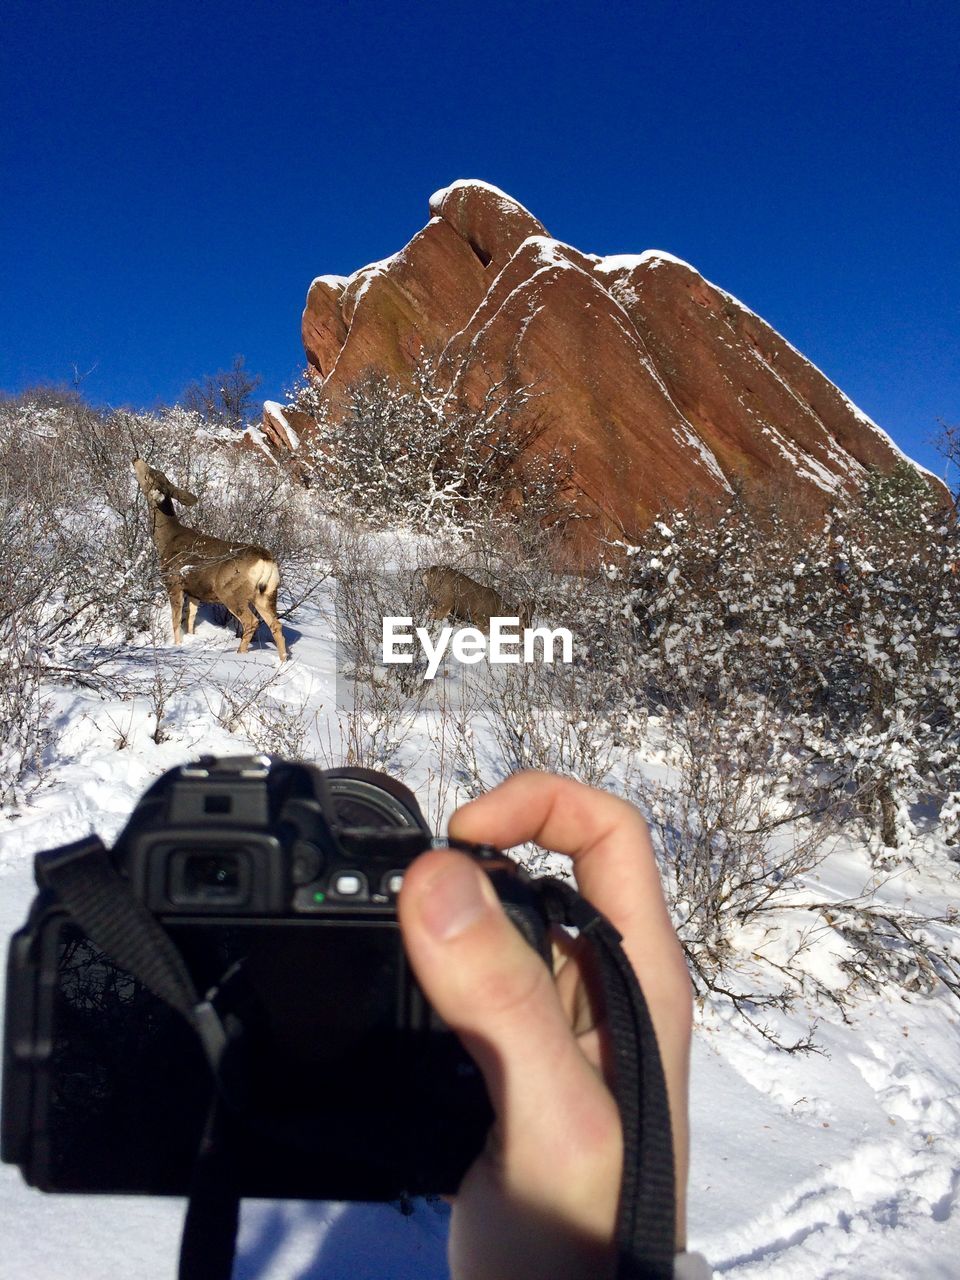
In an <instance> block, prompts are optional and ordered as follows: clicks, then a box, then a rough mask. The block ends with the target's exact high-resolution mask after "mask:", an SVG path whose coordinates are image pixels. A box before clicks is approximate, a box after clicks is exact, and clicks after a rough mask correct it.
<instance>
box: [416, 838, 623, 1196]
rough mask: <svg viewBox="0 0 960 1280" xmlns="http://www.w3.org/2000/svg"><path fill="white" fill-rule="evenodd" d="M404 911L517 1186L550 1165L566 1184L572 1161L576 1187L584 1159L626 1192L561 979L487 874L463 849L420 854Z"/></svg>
mask: <svg viewBox="0 0 960 1280" xmlns="http://www.w3.org/2000/svg"><path fill="white" fill-rule="evenodd" d="M398 914H399V919H400V927H401V929H402V931H403V940H404V944H405V946H406V950H407V955H408V957H409V960H410V963H411V965H412V967H413V970H414V973H415V974H416V977H417V979H418V981H419V983H420V985H421V987H422V988H423V991H424V993H425V995H426V996H427V999H428V1000H429V1001H430V1003H431V1004H432V1005H433V1007H434V1009H435V1010H436V1011H437V1013H438V1014H439V1015H440V1017H441V1018H443V1020H444V1021H445V1022H446V1023H447V1025H448V1026H450V1027H451V1028H452V1029H453V1030H454V1031H456V1032H457V1034H458V1035H459V1036H460V1039H461V1040H462V1042H463V1044H464V1045H465V1047H466V1048H467V1050H468V1052H469V1053H470V1054H471V1056H472V1057H473V1058H474V1060H475V1061H476V1063H477V1065H478V1066H479V1068H480V1070H481V1072H482V1073H483V1077H484V1080H485V1082H486V1085H487V1092H488V1093H489V1095H490V1101H491V1103H492V1105H493V1110H494V1113H495V1115H496V1125H495V1137H496V1140H497V1145H498V1148H499V1150H498V1156H499V1159H500V1161H501V1162H502V1165H503V1172H504V1174H505V1175H506V1177H507V1180H508V1182H513V1183H514V1184H515V1185H516V1186H518V1187H520V1188H522V1187H525V1186H528V1185H536V1184H537V1182H538V1181H539V1182H540V1183H542V1182H543V1180H544V1170H545V1169H550V1170H551V1171H552V1172H553V1173H555V1174H556V1175H558V1177H559V1178H560V1179H561V1180H562V1178H563V1171H564V1168H565V1167H568V1166H569V1167H571V1168H576V1170H577V1174H578V1176H577V1179H576V1181H578V1182H579V1181H580V1179H581V1178H582V1177H583V1173H584V1169H583V1164H584V1160H585V1159H586V1160H587V1162H588V1163H589V1162H591V1160H594V1159H595V1160H596V1161H597V1162H598V1164H599V1165H602V1166H604V1177H607V1176H609V1177H610V1178H612V1180H613V1185H614V1186H616V1185H618V1183H619V1177H620V1159H621V1139H620V1122H619V1116H618V1113H617V1109H616V1104H615V1103H614V1101H613V1098H612V1096H611V1095H610V1093H609V1091H608V1090H607V1089H606V1087H605V1086H604V1085H603V1083H602V1081H601V1079H600V1077H599V1076H598V1075H597V1073H596V1072H595V1071H594V1069H593V1067H592V1066H591V1065H590V1063H589V1062H588V1061H587V1059H586V1058H585V1057H584V1056H583V1054H582V1053H581V1052H580V1049H579V1048H578V1046H577V1042H576V1039H575V1037H574V1034H573V1032H572V1030H571V1028H570V1024H569V1022H568V1020H567V1017H566V1015H565V1013H564V1011H563V1007H562V1005H561V1003H560V999H559V997H558V995H557V990H556V987H555V985H554V982H553V975H552V974H551V972H550V970H549V969H548V968H547V966H546V965H545V964H544V962H543V960H542V959H541V958H540V956H539V955H537V953H536V952H535V951H534V950H533V949H532V948H531V947H530V946H529V945H528V944H527V942H526V941H525V940H524V938H523V937H522V936H521V934H520V932H519V930H518V929H517V928H516V927H515V926H514V925H513V924H512V923H511V922H510V920H509V919H508V918H507V916H506V915H505V914H504V911H503V908H502V907H501V905H500V902H499V899H498V898H497V894H496V891H495V890H494V888H493V886H492V884H491V883H490V880H489V878H488V877H487V875H486V873H485V872H484V871H483V870H481V868H480V867H478V866H477V864H476V863H474V862H473V861H471V859H470V858H468V857H466V856H464V855H463V854H460V853H453V852H450V851H448V850H437V851H433V852H430V853H426V854H423V855H422V856H421V857H420V858H418V859H417V860H416V861H415V862H414V863H413V864H412V865H411V866H410V867H409V868H408V870H407V873H406V875H405V877H404V882H403V887H402V889H401V892H400V900H399V904H398ZM558 1121H559V1123H558ZM572 1133H575V1134H576V1135H577V1137H576V1140H575V1141H571V1134H572ZM606 1166H612V1167H610V1168H609V1169H608V1168H607V1167H606ZM597 1172H598V1173H599V1172H600V1170H599V1168H598V1170H597Z"/></svg>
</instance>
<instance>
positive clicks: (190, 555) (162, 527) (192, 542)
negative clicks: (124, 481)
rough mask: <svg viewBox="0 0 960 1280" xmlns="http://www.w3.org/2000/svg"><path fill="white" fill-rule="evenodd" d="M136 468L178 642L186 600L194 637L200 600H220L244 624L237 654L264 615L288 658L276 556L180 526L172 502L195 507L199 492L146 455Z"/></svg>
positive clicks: (136, 462)
mask: <svg viewBox="0 0 960 1280" xmlns="http://www.w3.org/2000/svg"><path fill="white" fill-rule="evenodd" d="M133 469H134V471H135V472H136V475H137V482H138V483H139V485H140V488H141V490H142V491H143V495H144V497H145V498H146V500H147V507H148V509H149V512H150V525H151V533H152V534H153V540H154V542H155V543H156V545H157V551H158V553H159V555H160V572H161V574H162V575H163V582H164V586H165V587H166V588H167V594H168V595H169V597H170V610H171V613H172V615H173V638H174V640H175V642H176V643H177V644H179V643H180V639H181V633H182V621H183V604H184V601H185V600H186V602H187V633H188V634H190V635H192V634H193V629H194V624H195V622H196V617H197V605H198V603H203V604H222V605H225V606H226V608H227V609H229V611H230V612H231V613H232V614H233V616H234V617H235V618H236V619H237V621H238V622H239V623H240V628H241V637H240V648H239V650H238V652H239V653H246V651H247V650H248V649H249V648H250V641H251V640H252V639H253V636H254V633H255V632H256V630H257V626H258V625H259V621H260V618H262V619H263V620H264V622H265V623H266V624H267V626H268V627H269V628H270V631H271V633H272V635H273V639H274V641H275V643H276V646H277V652H278V653H279V654H280V661H281V662H285V661H286V658H287V646H286V643H285V642H284V638H283V630H282V628H281V626H280V619H279V618H278V617H277V589H278V587H279V585H280V570H279V567H278V565H277V562H276V560H275V559H274V557H273V556H272V555H271V554H270V552H269V551H267V550H266V549H265V548H264V547H258V546H255V545H253V544H252V543H248V542H233V541H229V540H228V539H226V538H214V537H212V536H211V535H210V534H206V533H200V532H199V531H198V530H197V529H192V528H191V527H190V526H189V525H186V524H181V523H180V521H179V519H178V518H177V513H176V510H175V508H174V505H173V504H174V501H176V502H180V503H182V504H183V505H184V506H188V507H192V506H193V505H194V503H195V502H196V501H197V499H196V496H195V495H194V494H192V493H188V492H187V490H186V489H179V488H177V486H176V485H175V484H173V483H172V482H171V481H170V480H168V479H167V477H166V476H165V475H164V474H163V472H162V471H158V470H156V469H155V468H154V467H151V466H148V465H147V463H146V462H144V460H143V459H142V458H137V459H135V460H134V463H133ZM254 610H256V612H254ZM257 614H259V615H260V617H259V618H258V616H257Z"/></svg>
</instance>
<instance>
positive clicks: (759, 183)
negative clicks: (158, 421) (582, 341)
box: [0, 0, 960, 471]
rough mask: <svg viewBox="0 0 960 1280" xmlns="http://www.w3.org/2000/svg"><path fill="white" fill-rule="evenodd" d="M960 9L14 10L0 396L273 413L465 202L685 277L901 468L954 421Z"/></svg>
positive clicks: (425, 6) (6, 24)
mask: <svg viewBox="0 0 960 1280" xmlns="http://www.w3.org/2000/svg"><path fill="white" fill-rule="evenodd" d="M958 137H960V3H958V2H957V0H941V2H936V3H934V2H925V0H914V2H908V0H904V2H903V3H897V4H892V3H885V2H884V0H833V3H819V2H817V0H811V2H808V3H794V2H791V0H787V2H782V0H763V2H755V0H729V2H728V3H719V2H718V0H715V2H713V3H710V2H708V0H703V2H700V3H689V2H684V0H674V3H660V2H658V3H644V2H643V0H635V2H634V3H619V2H616V0H615V2H614V3H607V4H605V5H604V6H602V7H601V6H600V5H599V4H598V3H596V2H595V0H594V2H593V3H583V4H574V3H564V2H563V0H556V2H555V3H539V2H537V0H533V2H530V0H527V2H526V3H525V2H524V0H512V2H511V3H503V2H501V0H495V2H493V3H476V2H474V3H462V2H460V0H444V2H443V3H432V2H422V0H419V2H418V0H406V3H383V2H381V3H375V2H374V0H326V3H312V4H307V3H284V0H274V2H272V3H259V2H256V3H244V0H234V2H233V3H231V4H226V3H222V2H221V0H202V2H200V0H190V2H189V3H183V2H182V0H163V2H162V3H161V2H157V0H122V2H121V0H106V2H97V0H58V2H57V3H52V2H51V0H6V2H5V3H4V5H3V9H2V15H0V165H2V171H0V387H2V388H4V389H7V390H16V389H20V388H22V387H23V386H26V385H29V384H31V383H33V382H37V381H42V380H46V381H58V380H70V378H71V377H72V370H73V366H74V365H76V366H77V367H78V368H79V369H80V370H81V372H82V371H86V370H87V369H90V368H91V367H93V366H96V367H95V369H94V371H93V372H92V373H90V374H89V376H88V378H87V379H86V382H85V383H84V387H85V390H86V391H87V394H88V395H90V396H91V397H92V398H93V399H95V400H97V401H100V402H104V403H109V404H132V405H146V406H149V405H151V404H154V403H156V402H157V401H161V400H162V401H170V400H173V399H175V398H176V396H177V395H178V393H179V392H180V391H181V389H182V388H183V386H184V385H185V384H186V383H187V382H189V381H190V380H192V379H193V378H196V377H198V376H200V375H202V374H204V373H212V372H214V371H215V370H217V369H218V368H223V367H225V366H228V365H229V364H230V362H231V360H232V358H233V356H234V355H235V354H237V353H241V352H242V353H243V354H244V355H245V356H246V358H247V363H248V366H249V367H250V368H251V369H253V370H255V371H259V372H261V373H262V374H263V376H264V386H263V394H264V396H267V397H269V396H279V395H280V394H281V393H282V390H283V388H284V387H285V386H289V385H290V383H291V382H292V380H293V378H294V376H295V374H296V373H297V372H298V370H299V369H300V368H301V366H302V362H303V360H302V352H301V349H300V343H299V321H300V311H301V308H302V305H303V300H304V295H305V293H306V289H307V286H308V284H309V282H310V280H311V279H312V278H313V276H315V275H318V274H321V273H326V272H340V273H348V272H350V271H352V270H354V269H356V268H357V267H358V266H361V265H362V264H364V263H366V262H369V261H372V260H374V259H376V258H379V257H383V256H384V255H386V254H388V253H392V252H394V251H395V250H396V249H398V248H400V247H401V246H402V245H403V244H404V243H405V242H406V240H407V239H408V238H409V237H410V236H411V235H412V234H413V232H414V231H416V230H417V229H418V228H419V227H420V226H422V225H423V223H424V222H425V221H426V219H427V216H428V214H427V199H428V197H429V196H430V194H431V192H432V191H434V190H435V189H436V188H438V187H441V186H445V185H446V184H447V183H449V182H451V181H453V180H454V179H455V178H458V177H479V178H483V179H485V180H486V181H488V182H492V183H494V184H496V185H497V186H500V187H502V188H504V190H506V191H508V192H510V193H511V194H512V195H514V196H516V198H517V199H519V200H520V201H521V202H522V203H523V204H525V205H526V206H527V207H528V208H529V209H531V210H532V212H534V213H535V214H536V215H537V216H538V217H539V218H540V219H541V221H542V222H544V223H545V224H546V226H547V228H548V229H549V230H550V232H551V234H553V235H555V236H557V237H558V238H560V239H562V240H566V241H568V242H570V243H572V244H575V245H577V246H578V247H579V248H581V249H583V250H586V251H589V252H595V253H616V252H620V253H623V252H640V251H641V250H643V249H647V248H659V249H666V250H668V251H670V252H671V253H674V254H677V255H678V256H680V257H682V258H685V259H687V260H688V261H689V262H691V263H693V264H694V266H696V267H697V268H699V270H701V271H702V272H703V274H704V275H706V276H707V277H708V278H709V279H711V280H713V281H715V282H716V283H717V284H720V285H722V286H723V287H724V288H726V289H728V290H729V291H730V292H732V293H734V294H736V295H737V296H738V297H740V298H741V299H742V300H743V301H744V302H745V303H746V304H747V305H748V306H750V307H752V308H753V309H754V310H755V311H757V312H759V313H760V314H761V315H762V316H763V317H764V318H765V319H767V320H768V321H769V322H770V323H771V324H773V325H774V327H775V328H777V329H778V330H780V332H781V333H783V334H784V335H785V336H786V337H787V338H788V339H789V340H790V341H791V342H793V343H794V345H796V346H797V347H799V348H800V350H801V351H803V352H804V353H805V354H806V355H808V356H809V357H810V358H811V359H812V360H813V361H814V362H815V363H816V364H818V365H819V366H820V367H821V368H822V369H823V370H824V371H825V372H826V373H827V374H828V376H830V377H831V378H832V379H833V380H834V381H835V382H837V383H838V384H839V385H840V386H841V387H842V388H843V390H844V391H846V392H847V394H848V395H850V396H851V398H852V399H853V400H854V401H855V402H856V403H857V404H859V405H860V406H861V408H863V409H864V410H865V411H866V412H867V413H869V414H870V415H871V416H872V417H874V418H875V419H876V420H877V421H878V422H879V423H880V425H881V426H883V427H884V428H885V429H886V430H888V431H889V432H890V433H891V434H892V435H893V436H894V438H895V439H896V440H897V441H898V442H899V443H900V444H901V445H902V446H903V447H904V448H905V449H907V451H908V452H910V453H911V454H912V455H913V456H914V457H916V458H918V459H919V460H921V461H923V462H925V463H927V464H928V465H930V466H933V467H934V468H935V469H937V470H938V471H940V470H942V464H941V463H940V462H939V460H938V459H937V458H936V455H935V454H934V453H933V451H932V449H931V448H930V447H929V445H928V441H929V439H930V437H931V436H932V435H933V434H935V432H936V430H937V420H938V418H943V419H945V420H947V421H949V422H957V421H960V199H958V196H960V191H958V185H960V147H958V144H957V138H958Z"/></svg>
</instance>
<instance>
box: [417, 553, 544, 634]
mask: <svg viewBox="0 0 960 1280" xmlns="http://www.w3.org/2000/svg"><path fill="white" fill-rule="evenodd" d="M420 579H421V581H422V582H423V586H424V590H425V591H426V593H427V596H428V598H429V600H430V605H431V608H430V617H431V618H434V619H436V618H446V617H451V618H454V619H456V621H458V622H468V623H472V625H473V626H475V627H479V628H480V630H481V631H489V630H490V619H491V618H519V619H520V627H521V629H523V628H525V627H529V626H530V623H531V622H532V620H533V607H532V606H531V605H530V604H520V605H518V606H517V608H515V609H513V608H511V607H510V606H509V605H508V604H507V602H506V601H505V600H504V598H503V596H502V595H501V594H500V592H499V591H494V589H493V587H485V586H483V585H482V584H481V583H479V582H474V580H473V578H468V577H467V575H466V574H465V573H461V572H460V571H459V569H451V568H449V566H446V565H439V564H435V565H431V566H430V567H429V568H427V569H422V570H421V572H420Z"/></svg>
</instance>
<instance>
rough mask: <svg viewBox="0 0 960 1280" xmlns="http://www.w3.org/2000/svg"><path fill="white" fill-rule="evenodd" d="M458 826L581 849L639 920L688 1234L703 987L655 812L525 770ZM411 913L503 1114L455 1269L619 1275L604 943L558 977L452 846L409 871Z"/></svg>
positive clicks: (430, 971)
mask: <svg viewBox="0 0 960 1280" xmlns="http://www.w3.org/2000/svg"><path fill="white" fill-rule="evenodd" d="M450 833H451V835H453V836H456V837H457V838H458V839H462V840H470V841H477V842H484V843H488V844H493V845H496V846H497V847H498V848H509V847H511V846H513V845H517V844H521V843H522V842H523V841H525V840H535V841H536V842H537V843H538V844H541V845H543V846H544V847H545V848H548V849H552V850H555V851H556V852H558V853H565V854H569V855H570V856H571V857H572V858H573V862H574V871H575V875H576V879H577V884H578V887H579V889H580V892H581V894H582V895H583V896H584V897H585V898H587V899H588V900H589V901H590V902H591V903H592V904H593V905H594V906H595V907H596V908H597V909H598V910H599V911H601V912H602V913H603V914H604V915H605V916H606V917H607V919H608V920H609V921H610V922H611V923H612V924H613V925H614V927H615V928H616V929H617V930H618V931H619V932H620V933H621V934H622V936H623V947H624V949H625V951H626V954H627V956H628V957H629V959H630V962H631V964H632V965H633V968H634V970H635V972H636V974H637V978H638V979H639V982H640V986H641V988H642V990H643V993H644V996H645V997H646V1001H647V1005H648V1007H649V1010H650V1016H651V1018H652V1021H653V1025H654V1029H655V1031H656V1035H657V1042H658V1045H659V1048H660V1055H661V1058H662V1061H663V1068H664V1075H665V1078H666V1084H667V1093H668V1096H669V1101H670V1116H671V1123H672V1128H673V1141H674V1162H675V1168H676V1179H677V1186H676V1204H677V1225H676V1248H677V1250H681V1249H683V1248H684V1247H685V1236H686V1182H687V1166H688V1151H689V1138H688V1121H687V1093H688V1076H689V1058H690V1034H691V1024H692V1001H691V988H690V980H689V977H688V974H687V969H686V964H685V961H684V958H683V952H682V950H681V947H680V943H679V941H678V939H677V936H676V933H675V932H674V930H673V926H672V925H671V923H670V918H669V915H668V914H667V908H666V903H665V901H664V897H663V892H662V890H661V887H660V879H659V875H658V872H657V867H656V862H655V860H654V855H653V849H652V846H651V843H650V836H649V833H648V831H647V827H646V823H645V822H644V820H643V818H642V817H641V815H640V813H639V812H638V811H637V810H636V809H635V808H634V807H633V806H632V805H630V804H628V803H627V802H626V801H625V800H620V799H618V798H617V797H615V796H612V795H609V794H607V793H606V792H602V791H597V790H594V789H593V788H591V787H587V786H584V785H583V784H582V783H579V782H575V781H573V780H572V779H569V778H561V777H558V776H555V775H553V774H546V773H533V772H525V773H519V774H515V775H514V776H512V777H511V778H508V779H507V781H506V782H504V783H502V784H501V785H500V786H498V787H496V788H495V789H494V790H493V791H491V792H488V793H487V794H486V795H484V796H481V797H480V798H479V799H478V800H474V801H472V802H471V803H470V804H467V805H465V806H464V807H463V808H461V809H459V810H458V811H457V813H456V814H455V815H454V817H453V820H452V821H451V823H450ZM399 918H400V926H401V929H402V931H403V939H404V944H405V946H406V949H407V954H408V956H409V959H410V963H411V965H412V966H413V969H414V972H415V973H416V975H417V978H418V980H419V982H420V984H421V986H422V987H423V990H424V992H425V993H426V995H427V997H428V999H429V1000H430V1002H431V1004H432V1005H433V1006H434V1008H435V1009H436V1010H437V1012H438V1013H439V1014H440V1016H441V1017H442V1018H443V1019H444V1021H445V1022H446V1023H447V1024H448V1025H449V1026H450V1027H452V1028H453V1029H454V1030H455V1031H456V1032H457V1033H458V1034H459V1036H460V1038H461V1040H462V1041H463V1043H464V1045H465V1046H466V1048H467V1049H468V1050H469V1052H470V1053H471V1054H472V1056H473V1057H474V1059H475V1060H476V1062H477V1064H478V1066H479V1067H480V1070H481V1071H482V1073H483V1076H484V1079H485V1081H486V1085H487V1090H488V1092H489V1095H490V1099H491V1102H492V1104H493V1109H494V1113H495V1120H494V1124H493V1127H492V1129H491V1132H490V1137H489V1139H488V1142H487V1145H486V1147H485V1149H484V1150H483V1152H482V1153H481V1154H480V1156H479V1157H478V1158H477V1160H476V1161H475V1162H474V1164H473V1165H472V1166H471V1168H470V1169H469V1170H468V1171H467V1174H466V1176H465V1178H464V1180H463V1183H462V1184H461V1186H460V1189H459V1191H458V1193H457V1196H456V1198H455V1201H454V1209H453V1218H452V1222H451V1232H450V1265H451V1272H452V1275H453V1277H454V1280H513V1278H514V1277H516V1278H517V1280H603V1278H604V1277H609V1276H612V1275H613V1274H614V1271H615V1268H616V1254H615V1249H614V1239H615V1228H616V1220H617V1206H618V1200H619V1192H620V1180H621V1171H622V1164H623V1139H622V1133H621V1127H620V1117H619V1113H618V1111H617V1106H616V1102H615V1101H614V1096H613V1093H612V1091H611V1087H610V1085H611V1079H612V1078H611V1077H610V1075H609V1070H608V1068H607V1066H606V1060H607V1053H606V1049H607V1028H606V1027H605V1025H604V1022H603V1020H602V1019H598V1018H597V1017H596V1016H595V1013H594V1008H595V1001H594V1000H593V998H592V996H591V989H592V987H593V977H592V966H591V964H590V956H589V953H588V952H587V951H586V950H583V949H581V947H580V945H579V943H576V942H574V943H571V942H569V940H564V941H563V942H562V943H558V944H556V945H555V947H554V953H555V954H554V975H553V977H551V975H550V973H549V971H548V970H547V968H546V966H545V965H544V964H543V962H542V960H541V959H540V958H539V957H538V956H537V955H536V954H535V952H534V951H533V950H532V948H530V947H529V946H528V945H527V943H526V942H525V941H524V940H523V938H522V937H521V936H520V934H519V932H518V931H517V929H516V928H515V927H514V926H513V925H512V924H511V923H510V921H509V920H508V919H507V917H506V916H505V915H504V913H503V910H502V908H501V906H500V903H499V900H498V898H497V896H496V893H495V892H494V890H493V887H492V886H491V884H490V882H489V880H488V878H487V876H486V875H485V874H484V872H483V871H481V870H480V869H479V868H478V867H477V866H476V865H475V864H474V863H473V862H472V861H471V860H470V859H469V858H468V857H466V856H465V855H463V854H458V853H454V852H452V851H449V850H437V851H434V852H430V853H426V854H423V855H422V856H421V857H420V858H418V859H417V860H416V861H415V862H414V863H413V864H412V866H411V867H410V868H409V869H408V871H407V874H406V876H405V878H404V884H403V888H402V890H401V893H400V901H399Z"/></svg>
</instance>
